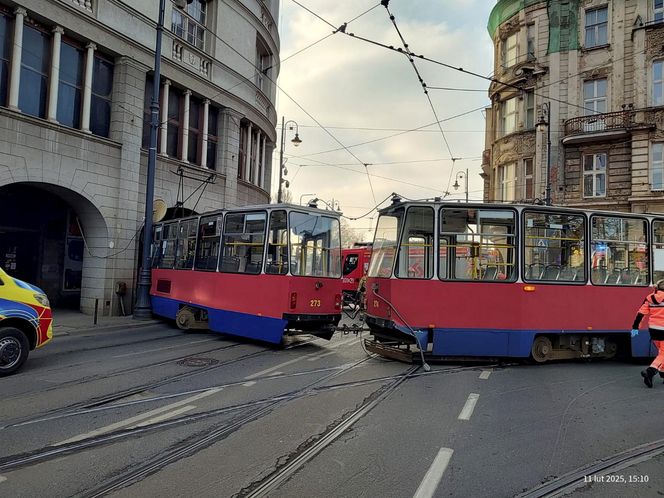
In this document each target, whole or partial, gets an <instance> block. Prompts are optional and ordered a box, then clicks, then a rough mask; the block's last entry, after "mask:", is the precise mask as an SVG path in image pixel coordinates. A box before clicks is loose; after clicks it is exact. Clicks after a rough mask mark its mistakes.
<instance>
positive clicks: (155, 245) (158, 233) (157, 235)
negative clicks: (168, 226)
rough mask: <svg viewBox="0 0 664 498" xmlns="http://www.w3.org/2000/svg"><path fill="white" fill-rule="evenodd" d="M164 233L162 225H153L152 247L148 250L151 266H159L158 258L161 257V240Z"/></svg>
mask: <svg viewBox="0 0 664 498" xmlns="http://www.w3.org/2000/svg"><path fill="white" fill-rule="evenodd" d="M163 233H164V227H163V225H155V226H154V229H153V231H152V248H151V251H150V261H151V263H152V268H158V267H159V260H160V258H161V240H162V235H163Z"/></svg>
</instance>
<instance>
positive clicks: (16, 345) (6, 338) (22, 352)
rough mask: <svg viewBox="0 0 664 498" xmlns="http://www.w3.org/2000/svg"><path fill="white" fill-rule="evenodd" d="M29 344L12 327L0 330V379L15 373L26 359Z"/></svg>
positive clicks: (22, 334) (20, 332) (21, 333)
mask: <svg viewBox="0 0 664 498" xmlns="http://www.w3.org/2000/svg"><path fill="white" fill-rule="evenodd" d="M29 352H30V344H28V338H27V337H26V336H25V334H24V333H23V332H22V331H21V330H19V329H17V328H14V327H5V328H0V377H2V376H3V375H10V374H13V373H14V372H16V371H17V370H18V369H19V368H21V366H23V364H24V363H25V360H27V359H28V353H29Z"/></svg>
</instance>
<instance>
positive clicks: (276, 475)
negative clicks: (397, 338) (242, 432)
mask: <svg viewBox="0 0 664 498" xmlns="http://www.w3.org/2000/svg"><path fill="white" fill-rule="evenodd" d="M419 368H420V366H419V365H414V366H412V367H410V368H409V369H408V370H406V372H404V373H402V374H401V375H399V376H396V377H395V378H394V380H393V381H392V382H391V383H390V384H388V385H386V386H384V387H383V388H382V389H380V390H378V391H376V392H375V393H374V394H373V395H372V396H369V397H368V398H367V399H366V400H365V401H364V402H363V403H361V404H360V406H359V407H357V408H356V409H355V410H353V411H351V412H350V413H347V414H346V415H344V416H343V417H342V418H341V420H339V421H338V422H337V423H336V424H333V426H332V427H330V428H328V430H327V431H326V432H325V433H324V434H323V435H322V436H320V437H319V438H318V439H316V440H315V441H314V442H313V443H312V444H310V445H309V446H308V447H307V448H305V449H304V450H303V451H301V452H299V453H298V454H297V455H295V456H293V457H292V458H290V459H289V460H288V461H287V462H286V463H285V464H283V465H282V466H280V467H278V468H277V470H275V471H274V472H273V473H272V474H270V475H269V476H267V477H266V478H265V479H263V480H262V481H260V482H259V483H257V484H255V485H251V486H249V487H248V488H245V489H243V490H241V491H240V492H239V493H238V494H237V495H236V496H238V497H242V498H256V497H260V496H267V495H268V494H269V493H270V492H271V491H274V490H275V489H277V488H278V487H279V486H280V485H281V484H283V483H284V482H286V481H287V480H288V479H290V477H291V476H292V475H293V474H295V473H296V472H297V471H298V470H299V469H300V468H302V466H303V465H305V464H306V463H307V462H309V461H310V460H311V459H313V458H314V457H315V456H316V455H318V454H319V453H320V452H322V451H323V450H324V449H325V448H327V447H328V446H330V445H331V444H332V443H333V442H334V441H336V440H337V439H338V438H339V437H340V436H341V435H342V434H343V433H344V432H345V431H346V430H347V429H349V428H350V427H351V426H353V424H355V422H357V421H358V420H359V419H361V418H362V417H364V416H365V415H366V414H367V413H369V412H370V411H371V410H372V409H373V408H375V407H376V406H377V405H378V404H380V403H381V402H382V401H383V400H384V399H385V398H387V397H388V396H389V395H390V394H392V392H394V391H395V390H396V389H398V388H399V386H400V385H401V384H403V383H404V382H405V381H406V380H408V379H409V378H411V376H412V375H413V374H414V373H415V372H416V371H417V370H418V369H419Z"/></svg>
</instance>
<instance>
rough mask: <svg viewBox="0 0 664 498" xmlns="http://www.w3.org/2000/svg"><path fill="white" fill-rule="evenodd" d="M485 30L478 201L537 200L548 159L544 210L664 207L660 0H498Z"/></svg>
mask: <svg viewBox="0 0 664 498" xmlns="http://www.w3.org/2000/svg"><path fill="white" fill-rule="evenodd" d="M489 33H490V35H491V37H492V39H493V42H494V48H495V51H494V75H495V78H496V81H495V82H494V83H492V84H491V86H490V89H489V95H490V98H491V102H492V104H491V107H490V108H488V109H487V121H486V139H485V140H486V146H485V151H484V155H483V165H482V168H483V173H484V178H485V200H488V201H494V200H496V201H507V202H509V201H535V202H537V201H540V202H543V201H545V200H546V185H547V153H548V152H549V151H550V161H551V163H550V175H549V176H548V180H549V185H550V188H551V201H552V203H553V204H555V205H566V206H576V207H588V208H592V209H610V210H619V211H627V212H661V211H664V131H662V120H663V119H664V5H663V4H662V2H661V1H659V0H625V1H621V2H611V1H608V2H607V1H606V0H569V1H542V0H499V1H498V2H497V4H496V6H495V7H494V9H493V11H492V13H491V16H490V19H489ZM538 122H539V123H540V125H539V126H538ZM549 136H550V145H549V139H548V137H549Z"/></svg>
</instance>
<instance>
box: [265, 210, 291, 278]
mask: <svg viewBox="0 0 664 498" xmlns="http://www.w3.org/2000/svg"><path fill="white" fill-rule="evenodd" d="M267 237H268V238H267V259H266V261H265V273H270V274H272V275H285V274H286V273H288V222H287V218H286V211H272V213H270V228H269V230H268V236H267Z"/></svg>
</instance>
